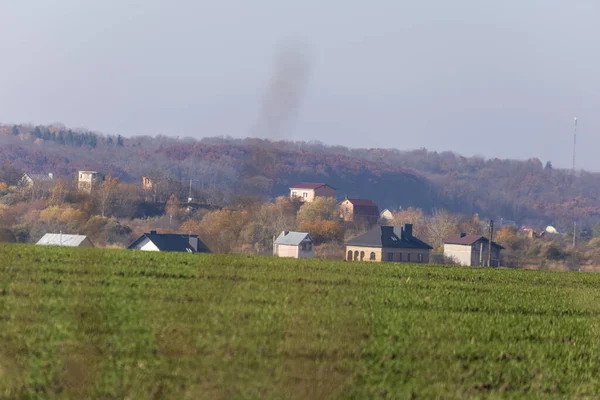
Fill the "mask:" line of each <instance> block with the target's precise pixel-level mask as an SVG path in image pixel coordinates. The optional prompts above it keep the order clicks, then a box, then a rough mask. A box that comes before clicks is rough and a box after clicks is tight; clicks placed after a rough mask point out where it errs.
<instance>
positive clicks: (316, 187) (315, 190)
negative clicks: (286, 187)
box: [290, 182, 335, 202]
mask: <svg viewBox="0 0 600 400" xmlns="http://www.w3.org/2000/svg"><path fill="white" fill-rule="evenodd" d="M290 197H292V198H300V199H302V201H307V202H311V201H314V200H315V198H317V197H332V198H334V199H335V189H334V188H332V187H331V186H329V185H327V184H325V183H313V182H302V183H298V184H296V185H294V186H292V187H291V188H290Z"/></svg>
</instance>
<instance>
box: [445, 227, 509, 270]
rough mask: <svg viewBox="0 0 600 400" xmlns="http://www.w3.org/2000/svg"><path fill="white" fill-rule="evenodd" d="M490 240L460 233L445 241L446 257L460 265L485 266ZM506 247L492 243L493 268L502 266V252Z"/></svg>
mask: <svg viewBox="0 0 600 400" xmlns="http://www.w3.org/2000/svg"><path fill="white" fill-rule="evenodd" d="M489 243H490V241H489V239H488V238H486V237H485V236H481V235H466V234H464V233H460V234H458V235H454V236H451V237H449V238H447V239H446V240H444V256H446V257H450V258H452V259H454V260H455V261H456V262H457V263H459V264H460V265H466V266H484V265H487V262H488V253H489V250H488V249H489ZM503 249H504V247H502V246H500V245H499V244H498V243H496V242H492V263H491V265H492V266H499V265H500V251H501V250H503Z"/></svg>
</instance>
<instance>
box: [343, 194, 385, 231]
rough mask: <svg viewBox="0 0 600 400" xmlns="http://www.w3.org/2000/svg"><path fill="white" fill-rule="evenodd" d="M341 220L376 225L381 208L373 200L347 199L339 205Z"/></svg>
mask: <svg viewBox="0 0 600 400" xmlns="http://www.w3.org/2000/svg"><path fill="white" fill-rule="evenodd" d="M339 211H340V218H342V219H343V220H344V221H346V222H367V223H369V224H371V225H373V224H376V223H377V220H378V219H379V207H377V204H375V203H374V202H373V201H371V200H363V199H345V200H344V201H342V202H341V203H340V205H339Z"/></svg>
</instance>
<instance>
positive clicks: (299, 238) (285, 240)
mask: <svg viewBox="0 0 600 400" xmlns="http://www.w3.org/2000/svg"><path fill="white" fill-rule="evenodd" d="M307 236H308V238H309V240H310V241H311V242H312V237H311V236H310V234H309V233H308V232H287V233H286V232H281V233H280V234H279V236H278V237H277V239H275V244H283V245H290V246H298V245H299V244H300V243H302V242H303V241H304V240H305V239H306V237H307Z"/></svg>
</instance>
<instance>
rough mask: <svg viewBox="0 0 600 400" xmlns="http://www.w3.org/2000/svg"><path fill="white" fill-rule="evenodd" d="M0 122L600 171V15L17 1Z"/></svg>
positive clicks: (576, 9) (400, 2)
mask: <svg viewBox="0 0 600 400" xmlns="http://www.w3.org/2000/svg"><path fill="white" fill-rule="evenodd" d="M0 16H1V17H2V18H1V22H0V55H1V59H0V122H4V123H20V122H31V123H34V124H46V123H52V122H62V123H64V124H66V125H67V126H71V127H85V128H89V129H92V130H97V131H102V132H105V133H110V134H117V133H119V134H123V135H126V136H129V135H136V134H150V135H154V134H159V133H161V134H165V135H170V136H193V137H198V138H199V137H203V136H215V135H230V136H234V137H244V136H256V135H262V136H272V137H279V138H287V139H296V140H314V139H316V140H321V141H323V142H325V143H329V144H342V145H346V146H352V147H394V148H399V149H414V148H420V147H426V148H428V149H434V150H453V151H457V152H459V153H462V154H465V155H473V154H478V155H483V156H486V157H510V158H529V157H539V158H540V159H541V160H542V161H544V162H545V161H547V160H551V161H552V162H553V164H554V165H555V166H564V167H570V165H571V151H572V140H573V138H572V126H573V117H574V116H577V117H578V119H579V127H578V166H579V167H584V168H586V169H592V170H596V171H600V157H598V156H597V154H598V148H600V135H598V133H600V50H599V49H600V43H599V42H600V23H599V21H600V1H598V0H576V1H567V0H563V1H556V0H537V1H534V0H502V1H487V0H453V1H447V0H437V1H431V0H429V1H428V0H411V1H405V0H376V1H373V2H366V1H354V2H353V1H348V0H302V1H299V0H287V1H286V0H253V1H249V0H218V1H214V0H213V1H205V0H172V1H166V0H162V1H158V0H102V1H93V0H54V1H48V0H0Z"/></svg>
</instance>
